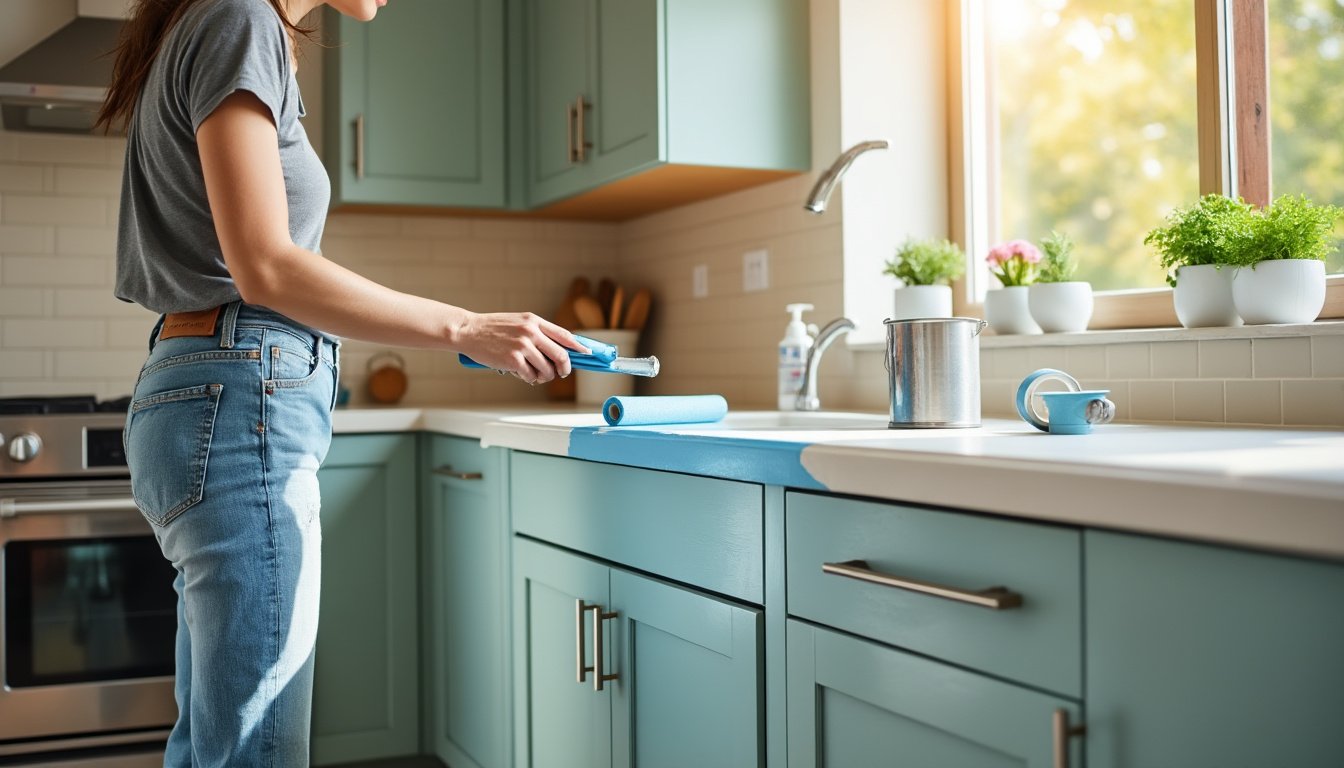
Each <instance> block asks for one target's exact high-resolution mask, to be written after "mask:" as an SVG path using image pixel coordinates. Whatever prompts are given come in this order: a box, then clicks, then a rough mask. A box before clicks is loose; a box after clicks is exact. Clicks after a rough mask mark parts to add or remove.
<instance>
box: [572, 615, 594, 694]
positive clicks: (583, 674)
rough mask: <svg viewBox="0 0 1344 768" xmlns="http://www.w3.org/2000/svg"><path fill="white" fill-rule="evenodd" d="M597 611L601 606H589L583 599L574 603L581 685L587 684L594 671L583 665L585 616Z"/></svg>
mask: <svg viewBox="0 0 1344 768" xmlns="http://www.w3.org/2000/svg"><path fill="white" fill-rule="evenodd" d="M597 610H599V606H596V605H589V604H587V603H585V602H583V598H579V599H578V600H575V601H574V630H575V632H576V633H577V634H578V642H577V643H576V645H577V646H578V649H579V653H578V671H579V674H578V678H579V682H580V683H584V682H587V681H588V673H589V672H592V671H593V668H592V667H590V666H588V665H587V664H584V663H583V614H585V613H587V612H588V611H597Z"/></svg>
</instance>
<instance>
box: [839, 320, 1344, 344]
mask: <svg viewBox="0 0 1344 768" xmlns="http://www.w3.org/2000/svg"><path fill="white" fill-rule="evenodd" d="M1340 335H1344V321H1341V320H1319V321H1317V322H1314V323H1302V324H1300V325H1243V326H1239V327H1235V328H1227V327H1224V328H1132V329H1124V330H1108V331H1079V332H1077V333H1043V334H1036V335H1032V336H1024V335H1016V334H1015V335H1009V336H996V335H994V334H992V333H986V334H985V335H983V336H981V337H980V348H981V349H1012V348H1017V347H1070V346H1077V345H1082V344H1142V343H1147V342H1153V341H1206V340H1213V339H1273V338H1283V337H1301V336H1340ZM849 348H850V349H851V350H854V351H857V352H868V351H872V352H880V351H884V350H885V349H886V343H885V342H883V343H874V342H863V343H857V344H850V345H849Z"/></svg>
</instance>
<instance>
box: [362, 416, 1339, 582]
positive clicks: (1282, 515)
mask: <svg viewBox="0 0 1344 768" xmlns="http://www.w3.org/2000/svg"><path fill="white" fill-rule="evenodd" d="M806 416H812V415H806ZM773 418H775V417H773V416H772V415H769V414H753V413H750V412H734V413H731V414H730V415H729V418H728V419H727V420H726V421H725V422H722V423H718V424H708V425H705V424H700V425H683V426H680V427H677V426H659V427H617V428H609V427H607V426H606V425H605V423H604V422H603V421H602V419H601V417H600V416H598V415H597V414H596V413H595V408H591V407H589V408H575V407H574V406H573V405H572V404H566V405H563V406H545V405H543V406H540V407H538V406H536V405H522V406H519V405H509V406H482V407H465V408H429V409H424V410H417V409H405V408H403V409H377V410H373V409H368V410H353V411H340V410H338V411H337V412H336V418H335V428H336V431H337V432H376V431H404V430H418V429H424V430H428V431H433V432H441V433H445V434H455V435H462V436H466V437H473V438H477V439H481V440H482V444H483V445H487V446H489V445H497V446H501V447H506V448H513V449H517V450H524V451H531V452H536V453H546V454H552V455H558V456H572V457H575V458H583V459H589V460H595V461H606V462H609V463H618V464H629V465H633V466H643V467H649V468H652V469H665V470H670V471H679V472H689V473H694V474H705V475H710V476H716V477H726V478H729V479H736V480H746V481H752V482H763V483H770V484H777V485H785V486H789V487H795V488H803V489H813V490H826V491H829V492H833V493H842V494H852V495H856V496H866V497H874V498H882V499H890V500H893V501H904V502H910V503H918V504H927V505H933V506H943V507H949V508H956V509H968V510H976V511H983V512H988V513H994V514H1006V515H1012V516H1016V517H1023V518H1030V519H1037V520H1046V521H1053V522H1061V523H1068V524H1075V525H1088V526H1098V527H1105V528H1113V529H1120V530H1128V531H1136V532H1143V533H1153V534H1159V535H1168V536H1176V537H1181V538H1190V539H1199V540H1206V541H1215V542H1223V543H1229V544H1236V545H1242V546H1249V547H1255V548H1263V549H1271V550H1280V551H1287V552H1294V553H1301V554H1308V555H1316V556H1324V557H1331V558H1344V432H1342V431H1325V430H1320V431H1317V430H1288V429H1249V428H1229V427H1191V426H1168V425H1138V424H1110V425H1106V426H1103V427H1099V428H1098V429H1097V430H1096V431H1095V432H1094V433H1093V434H1091V435H1082V436H1061V435H1047V434H1044V433H1041V432H1038V431H1037V430H1035V429H1033V428H1031V427H1030V426H1028V425H1026V424H1024V423H1022V422H1020V421H1015V420H987V421H986V422H985V424H984V426H982V427H981V428H979V429H966V430H889V429H886V428H885V427H886V418H885V416H883V415H880V414H818V415H816V417H815V418H816V420H815V421H814V422H806V424H807V426H799V424H790V423H785V424H782V425H781V424H774V423H772V422H771V419H773ZM786 418H788V417H786Z"/></svg>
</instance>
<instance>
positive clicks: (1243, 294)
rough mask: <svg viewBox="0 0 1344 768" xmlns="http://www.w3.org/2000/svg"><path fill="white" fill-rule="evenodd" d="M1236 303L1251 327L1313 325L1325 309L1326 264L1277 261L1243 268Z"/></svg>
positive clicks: (1234, 292) (1237, 280)
mask: <svg viewBox="0 0 1344 768" xmlns="http://www.w3.org/2000/svg"><path fill="white" fill-rule="evenodd" d="M1232 301H1233V303H1234V304H1235V305H1236V308H1237V314H1238V315H1241V319H1242V320H1245V321H1246V324H1247V325H1266V324H1268V323H1310V322H1311V321H1313V320H1315V319H1316V316H1317V315H1319V314H1321V308H1322V307H1324V306H1325V262H1323V261H1316V260H1315V259H1275V260H1273V261H1262V262H1260V263H1259V264H1256V265H1255V266H1254V267H1242V268H1241V269H1239V270H1237V276H1236V277H1235V278H1233V280H1232Z"/></svg>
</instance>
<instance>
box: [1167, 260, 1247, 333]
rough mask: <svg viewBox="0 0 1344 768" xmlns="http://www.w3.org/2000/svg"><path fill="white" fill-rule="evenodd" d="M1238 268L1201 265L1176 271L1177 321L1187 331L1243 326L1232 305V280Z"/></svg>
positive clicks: (1175, 300)
mask: <svg viewBox="0 0 1344 768" xmlns="http://www.w3.org/2000/svg"><path fill="white" fill-rule="evenodd" d="M1236 273H1237V269H1236V267H1216V266H1214V265H1212V264H1200V265H1198V266H1194V267H1181V268H1180V269H1178V270H1176V288H1175V289H1173V290H1172V292H1171V296H1172V302H1173V303H1174V304H1175V305H1176V318H1177V319H1178V320H1180V321H1181V325H1183V326H1185V327H1186V328H1208V327H1215V326H1228V325H1232V326H1235V325H1241V318H1240V317H1238V316H1237V308H1236V306H1235V305H1234V304H1233V303H1232V278H1233V277H1234V276H1235V275H1236Z"/></svg>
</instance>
